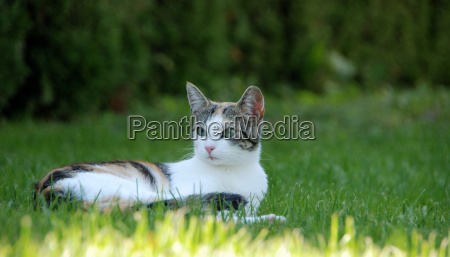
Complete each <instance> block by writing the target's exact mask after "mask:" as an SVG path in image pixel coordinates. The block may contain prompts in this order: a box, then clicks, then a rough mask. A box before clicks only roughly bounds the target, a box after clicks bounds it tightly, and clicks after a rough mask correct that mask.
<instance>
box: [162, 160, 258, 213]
mask: <svg viewBox="0 0 450 257" xmlns="http://www.w3.org/2000/svg"><path fill="white" fill-rule="evenodd" d="M169 168H170V171H171V176H170V180H171V191H172V193H173V194H180V195H181V196H183V197H186V196H189V195H192V194H200V193H201V194H207V193H214V192H218V193H220V192H227V193H235V194H240V195H242V196H244V197H245V198H246V199H248V200H249V201H250V203H251V205H252V207H253V208H254V209H257V208H258V206H259V202H260V201H261V200H262V199H263V198H264V194H265V193H266V192H267V176H266V174H265V172H264V170H263V169H262V167H261V165H260V164H259V162H258V161H254V162H249V163H248V164H246V165H240V166H235V167H230V166H216V165H211V164H208V163H206V162H204V161H201V160H199V159H197V158H196V157H194V158H193V159H190V160H185V161H181V162H177V163H171V164H169Z"/></svg>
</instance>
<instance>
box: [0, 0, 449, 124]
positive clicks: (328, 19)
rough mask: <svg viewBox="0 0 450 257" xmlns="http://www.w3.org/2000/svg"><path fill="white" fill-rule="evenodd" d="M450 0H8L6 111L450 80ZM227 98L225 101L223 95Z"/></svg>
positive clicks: (0, 49)
mask: <svg viewBox="0 0 450 257" xmlns="http://www.w3.org/2000/svg"><path fill="white" fill-rule="evenodd" d="M449 28H450V1H447V0H409V1H407V0H404V1H380V0H371V1H348V0H335V1H324V0H304V1H292V0H281V1H256V0H248V1H237V0H227V1H205V0H197V1H187V0H182V1H156V0H145V1H143V0H139V1H138V0H137V1H119V0H115V1H114V0H113V1H111V0H96V1H90V0H66V1H45V0H16V1H7V0H0V53H1V58H0V117H3V118H22V117H39V118H50V119H71V118H73V117H74V116H76V115H79V114H84V113H91V112H97V111H101V110H112V111H115V112H126V111H129V110H130V108H132V106H133V105H134V104H135V103H136V102H140V103H144V104H153V103H155V102H158V101H159V96H166V95H171V96H173V95H175V96H177V95H178V96H184V95H185V89H184V87H185V83H186V81H191V82H193V83H194V84H196V85H198V86H199V87H200V88H201V89H202V90H203V91H205V93H206V95H208V96H210V97H211V98H213V97H216V96H219V95H220V96H221V98H224V97H233V100H237V99H236V98H238V97H239V96H240V95H241V94H242V92H243V90H244V89H245V87H247V86H248V85H250V84H256V85H258V86H260V87H261V88H262V89H263V92H264V93H265V94H270V95H273V96H275V97H276V96H286V95H291V93H292V92H299V91H302V92H305V91H306V92H312V93H313V94H327V93H329V92H333V91H336V90H348V89H349V88H350V89H351V90H355V89H356V90H358V91H363V90H364V91H367V90H369V91H373V90H379V89H380V88H413V87H417V86H418V85H427V87H432V88H436V87H448V86H449V85H450V72H449V70H450V61H449V60H450V58H449V57H450V30H449ZM218 100H225V99H218Z"/></svg>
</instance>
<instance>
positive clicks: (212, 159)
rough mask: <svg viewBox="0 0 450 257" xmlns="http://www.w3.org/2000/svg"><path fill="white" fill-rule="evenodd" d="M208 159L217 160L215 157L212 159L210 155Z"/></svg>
mask: <svg viewBox="0 0 450 257" xmlns="http://www.w3.org/2000/svg"><path fill="white" fill-rule="evenodd" d="M208 159H210V160H211V161H214V160H217V158H216V157H212V156H211V155H210V156H208Z"/></svg>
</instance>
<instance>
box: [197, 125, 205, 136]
mask: <svg viewBox="0 0 450 257" xmlns="http://www.w3.org/2000/svg"><path fill="white" fill-rule="evenodd" d="M197 134H198V135H199V136H200V137H205V136H206V130H205V129H204V128H202V127H197Z"/></svg>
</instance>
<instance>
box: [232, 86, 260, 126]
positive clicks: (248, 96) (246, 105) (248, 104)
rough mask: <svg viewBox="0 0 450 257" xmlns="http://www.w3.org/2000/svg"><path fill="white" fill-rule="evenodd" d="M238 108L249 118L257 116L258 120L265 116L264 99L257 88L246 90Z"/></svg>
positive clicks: (237, 105)
mask: <svg viewBox="0 0 450 257" xmlns="http://www.w3.org/2000/svg"><path fill="white" fill-rule="evenodd" d="M236 107H237V108H239V109H240V111H241V112H242V113H244V114H245V115H248V116H255V117H257V118H258V120H260V119H262V118H263V116H264V97H263V95H262V93H261V90H259V88H258V87H257V86H250V87H249V88H247V90H245V92H244V94H243V95H242V97H241V99H240V100H239V102H238V103H237V104H236Z"/></svg>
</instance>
